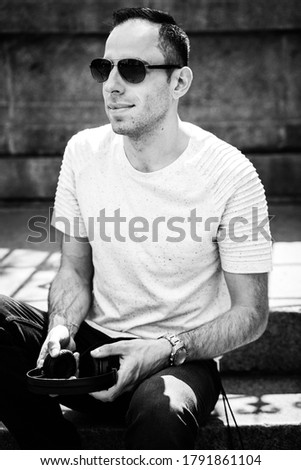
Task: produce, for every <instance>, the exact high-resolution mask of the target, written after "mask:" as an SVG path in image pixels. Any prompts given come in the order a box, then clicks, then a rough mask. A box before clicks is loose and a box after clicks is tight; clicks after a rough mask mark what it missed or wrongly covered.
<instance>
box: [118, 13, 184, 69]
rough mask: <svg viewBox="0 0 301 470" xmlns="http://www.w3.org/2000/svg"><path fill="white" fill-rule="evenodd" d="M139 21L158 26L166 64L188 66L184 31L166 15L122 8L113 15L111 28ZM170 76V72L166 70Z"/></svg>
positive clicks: (160, 45)
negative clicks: (127, 22) (131, 21)
mask: <svg viewBox="0 0 301 470" xmlns="http://www.w3.org/2000/svg"><path fill="white" fill-rule="evenodd" d="M133 19H141V20H147V21H150V22H151V23H156V24H160V25H161V26H160V28H159V48H160V50H161V51H162V54H163V56H164V58H165V62H166V64H178V65H180V66H181V67H184V66H185V65H188V61H189V51H190V43H189V38H188V36H187V34H186V33H185V31H184V30H183V29H182V28H180V27H179V26H178V24H177V23H176V22H175V20H174V18H173V17H172V16H171V15H169V14H168V13H166V12H164V11H160V10H154V9H152V8H122V9H120V10H117V11H115V12H114V13H113V28H115V27H116V26H118V25H120V24H122V23H125V22H126V21H128V20H133ZM167 72H168V75H169V76H170V75H171V73H172V71H170V70H168V71H167Z"/></svg>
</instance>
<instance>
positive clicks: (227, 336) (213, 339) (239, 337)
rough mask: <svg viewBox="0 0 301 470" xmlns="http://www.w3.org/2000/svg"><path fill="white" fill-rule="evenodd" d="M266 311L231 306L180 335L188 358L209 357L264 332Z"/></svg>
mask: <svg viewBox="0 0 301 470" xmlns="http://www.w3.org/2000/svg"><path fill="white" fill-rule="evenodd" d="M267 316H268V315H267V311H265V310H262V311H258V310H255V309H253V308H251V307H243V306H234V307H232V308H231V309H230V310H228V311H227V312H225V313H224V314H223V315H221V316H220V317H218V318H216V319H215V320H212V321H210V322H208V323H205V324H204V325H202V326H201V327H199V328H197V329H194V330H191V331H189V332H185V333H182V334H180V335H179V336H180V338H181V339H182V340H183V341H184V343H185V345H186V347H187V351H188V357H189V360H196V359H211V358H214V357H218V356H221V355H222V354H225V353H227V352H229V351H232V350H234V349H236V348H238V347H240V346H243V345H245V344H247V343H250V342H251V341H254V340H256V339H257V338H259V336H261V334H262V333H263V332H264V330H265V328H266V324H267Z"/></svg>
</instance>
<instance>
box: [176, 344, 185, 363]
mask: <svg viewBox="0 0 301 470" xmlns="http://www.w3.org/2000/svg"><path fill="white" fill-rule="evenodd" d="M186 357H187V351H186V349H185V348H184V347H183V348H180V349H178V350H177V351H176V353H175V356H174V365H175V366H180V365H181V364H184V362H185V360H186Z"/></svg>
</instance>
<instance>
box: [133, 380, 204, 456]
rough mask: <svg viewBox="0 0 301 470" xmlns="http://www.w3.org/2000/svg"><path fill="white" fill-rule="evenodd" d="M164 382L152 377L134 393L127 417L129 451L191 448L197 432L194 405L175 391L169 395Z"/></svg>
mask: <svg viewBox="0 0 301 470" xmlns="http://www.w3.org/2000/svg"><path fill="white" fill-rule="evenodd" d="M166 380H167V381H168V377H160V376H159V377H152V378H151V379H148V380H146V381H144V382H143V383H142V384H141V385H140V386H139V387H138V389H137V390H136V392H135V393H134V395H133V398H132V401H131V403H130V407H129V410H128V414H127V424H128V431H127V444H128V447H129V448H135V447H136V448H153V449H155V448H193V443H194V439H195V437H196V435H197V432H198V423H197V420H196V418H195V412H194V405H193V404H192V402H191V401H189V400H188V401H187V399H185V398H184V397H183V393H181V392H180V391H179V390H173V392H174V393H172V392H171V391H170V387H169V386H168V385H169V384H166ZM177 388H179V387H177ZM184 394H185V392H184ZM186 398H187V396H186ZM139 446H144V447H139ZM146 446H152V447H146ZM161 446H162V447H161Z"/></svg>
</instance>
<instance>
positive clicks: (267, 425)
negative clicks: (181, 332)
mask: <svg viewBox="0 0 301 470" xmlns="http://www.w3.org/2000/svg"><path fill="white" fill-rule="evenodd" d="M223 385H224V388H225V391H226V393H227V396H228V399H229V402H230V405H231V408H232V410H233V413H234V416H235V418H236V421H237V425H238V426H239V432H240V435H241V438H242V441H243V445H244V448H245V449H253V450H285V449H291V450H293V449H296V450H297V449H300V442H301V377H300V376H297V375H296V376H295V375H290V376H288V375H287V376H279V375H269V376H263V375H258V374H257V375H254V374H236V375H233V374H232V375H229V374H223ZM63 411H64V413H65V416H66V418H68V419H70V420H71V421H73V422H74V424H76V425H77V426H78V429H79V430H80V433H81V436H82V440H83V448H84V449H106V450H115V449H116V450H117V449H124V442H123V432H124V428H123V427H122V426H121V425H113V426H112V425H108V424H106V425H104V424H99V422H97V419H96V418H95V416H93V417H88V416H86V415H83V414H80V413H77V412H74V411H71V410H68V409H67V408H63ZM228 415H229V419H230V431H231V436H232V440H233V447H232V448H234V449H237V450H240V449H241V444H240V440H239V438H238V433H237V429H236V427H235V425H234V423H233V420H232V419H231V415H230V413H229V410H228ZM14 448H16V443H15V442H14V439H13V438H12V437H11V436H10V434H9V433H8V431H7V430H6V429H5V427H4V426H3V425H1V426H0V449H14ZM196 448H197V449H213V450H221V449H229V448H230V447H229V430H228V428H227V421H226V418H225V412H224V407H223V401H222V398H220V399H219V401H218V403H217V405H216V408H215V411H214V413H213V414H212V416H211V418H210V420H209V421H208V423H207V424H206V426H205V427H204V428H202V429H201V430H200V433H199V437H198V441H197V446H196Z"/></svg>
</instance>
